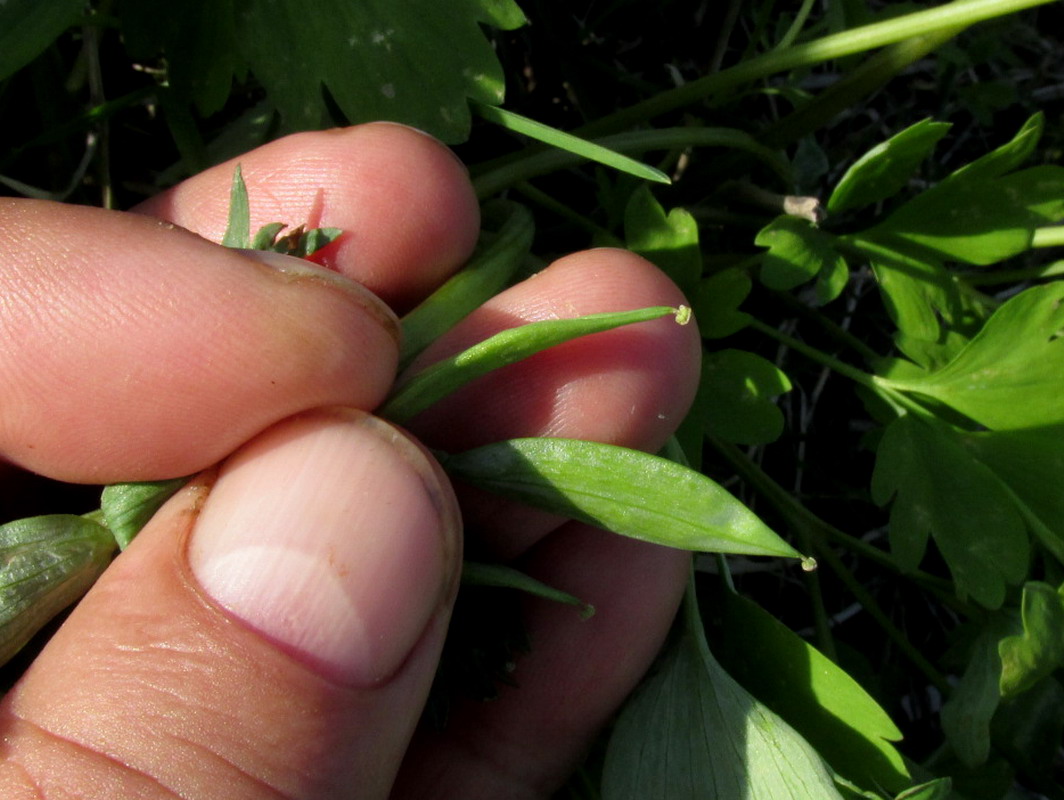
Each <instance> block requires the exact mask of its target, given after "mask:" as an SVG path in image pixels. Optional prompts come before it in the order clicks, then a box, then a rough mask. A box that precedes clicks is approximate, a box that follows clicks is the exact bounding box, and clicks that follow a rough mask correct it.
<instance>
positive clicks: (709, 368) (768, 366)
mask: <svg viewBox="0 0 1064 800" xmlns="http://www.w3.org/2000/svg"><path fill="white" fill-rule="evenodd" d="M790 390H791V382H790V379H788V378H787V375H786V374H785V373H784V372H783V370H781V369H780V368H779V367H777V366H776V365H775V364H773V363H772V362H771V361H767V360H766V359H764V358H762V357H761V356H759V355H755V354H754V353H748V352H746V351H744V350H719V351H717V352H713V353H708V354H706V356H705V357H704V358H703V360H702V389H701V391H703V392H704V394H703V397H704V398H705V402H706V403H708V404H709V406H710V408H711V410H710V411H708V412H707V414H706V417H705V426H704V427H705V431H706V432H707V433H709V434H710V435H712V436H716V437H719V438H721V439H724V440H725V441H728V442H734V443H736V444H766V443H768V442H772V441H775V440H776V439H778V438H779V435H780V434H781V433H782V432H783V414H782V413H781V412H780V410H779V407H778V406H777V405H776V403H775V400H776V398H777V397H778V396H779V395H781V394H783V393H784V392H789V391H790Z"/></svg>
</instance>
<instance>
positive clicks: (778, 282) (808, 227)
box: [754, 216, 848, 302]
mask: <svg viewBox="0 0 1064 800" xmlns="http://www.w3.org/2000/svg"><path fill="white" fill-rule="evenodd" d="M834 242H835V237H834V236H832V235H831V234H828V233H824V231H822V230H820V229H819V228H816V227H814V226H813V225H812V224H811V223H810V222H808V221H807V220H804V219H799V218H798V217H790V216H781V217H777V218H776V219H774V220H773V221H772V222H770V223H769V224H768V225H767V226H766V227H764V228H762V229H761V231H760V232H759V233H758V234H757V237H756V238H755V239H754V244H756V245H759V246H760V247H767V248H768V252H767V253H765V254H764V255H763V256H762V257H761V282H762V283H763V284H765V285H766V286H768V287H769V288H771V289H777V290H779V291H789V290H791V289H793V288H795V287H796V286H800V285H801V284H803V283H805V282H806V281H809V280H812V279H813V278H815V277H816V276H817V275H819V274H821V273H822V272H824V273H827V274H829V275H831V276H832V277H831V279H830V281H829V283H828V285H829V286H830V287H831V290H832V291H833V290H834V289H835V288H839V290H840V291H841V287H838V275H837V273H838V272H839V271H840V270H841V271H843V272H848V270H847V268H846V260H845V259H844V258H843V257H842V256H841V255H840V254H839V252H838V251H837V250H835V247H834ZM843 286H845V282H843ZM828 294H830V292H823V295H825V296H824V297H823V298H822V299H824V301H825V302H826V301H827V300H831V299H834V298H833V297H828V296H826V295H828ZM835 296H838V295H837V293H836V295H835Z"/></svg>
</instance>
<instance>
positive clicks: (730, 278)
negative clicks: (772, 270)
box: [691, 269, 753, 339]
mask: <svg viewBox="0 0 1064 800" xmlns="http://www.w3.org/2000/svg"><path fill="white" fill-rule="evenodd" d="M752 286H753V284H752V282H751V281H750V278H749V277H748V276H747V274H746V273H745V272H743V271H742V270H738V269H726V270H723V271H722V272H718V273H717V274H716V275H714V276H712V277H710V278H706V279H704V280H702V281H700V282H699V284H698V286H697V287H696V288H695V292H694V297H693V298H692V301H691V304H692V306H693V308H694V312H695V317H696V318H697V319H698V332H699V333H701V334H702V336H703V337H705V338H706V339H723V338H724V337H726V336H731V335H732V334H733V333H738V332H739V331H741V330H742V329H743V328H745V327H746V326H747V325H748V324H749V321H750V315H749V314H747V313H746V312H744V311H739V306H740V305H742V303H743V300H745V299H746V297H747V295H749V294H750V289H751V288H752Z"/></svg>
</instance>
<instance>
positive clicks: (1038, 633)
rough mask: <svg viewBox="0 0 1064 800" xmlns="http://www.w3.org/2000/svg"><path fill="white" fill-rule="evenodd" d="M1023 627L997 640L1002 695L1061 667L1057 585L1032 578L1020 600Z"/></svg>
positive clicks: (1063, 614) (1063, 628) (1063, 630)
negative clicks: (1054, 586) (1055, 587)
mask: <svg viewBox="0 0 1064 800" xmlns="http://www.w3.org/2000/svg"><path fill="white" fill-rule="evenodd" d="M1020 609H1021V620H1022V625H1023V630H1022V632H1020V633H1017V634H1015V635H1013V636H1006V637H1005V638H1003V639H1002V640H1001V641H1000V642H998V656H999V657H1000V658H1001V678H1000V691H1001V696H1002V697H1003V698H1008V697H1011V696H1014V695H1017V694H1019V693H1021V692H1024V691H1026V690H1027V689H1030V688H1031V687H1032V686H1034V685H1035V684H1036V683H1038V681H1040V680H1042V678H1045V677H1046V676H1048V675H1050V674H1051V673H1052V672H1054V671H1055V670H1057V669H1059V668H1060V667H1064V596H1062V591H1061V590H1060V589H1054V588H1053V587H1052V586H1050V585H1048V584H1045V583H1040V582H1037V581H1031V582H1030V583H1027V584H1025V585H1024V587H1023V598H1022V600H1021V603H1020Z"/></svg>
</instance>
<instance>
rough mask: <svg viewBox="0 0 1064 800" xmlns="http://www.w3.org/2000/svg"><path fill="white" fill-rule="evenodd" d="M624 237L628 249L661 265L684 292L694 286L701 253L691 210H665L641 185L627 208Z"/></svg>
mask: <svg viewBox="0 0 1064 800" xmlns="http://www.w3.org/2000/svg"><path fill="white" fill-rule="evenodd" d="M624 238H625V242H626V244H627V245H628V249H629V250H632V251H634V252H636V253H639V255H641V256H643V257H644V258H646V259H647V260H649V261H652V262H653V263H654V264H656V265H657V266H658V267H660V268H661V270H662V271H663V272H664V273H665V274H666V275H668V276H669V277H670V278H672V280H673V282H674V283H675V284H676V285H677V286H679V287H680V289H682V290H683V291H684V292H685V293H687V292H690V291H692V290H693V289H694V286H695V283H696V282H697V281H698V278H699V276H701V274H702V253H701V251H700V250H699V248H698V223H697V222H696V221H695V218H694V217H692V216H691V214H690V213H689V212H688V211H686V210H684V209H682V208H674V209H672V211H670V212H668V214H666V213H665V209H664V208H662V206H661V204H660V203H659V202H658V201H657V200H656V199H654V195H653V194H652V193H651V191H650V188H649V187H648V186H646V185H643V186H640V187H639V188H638V189H636V190H635V192H633V193H632V197H631V199H629V201H628V205H627V207H626V208H625V211H624Z"/></svg>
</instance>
